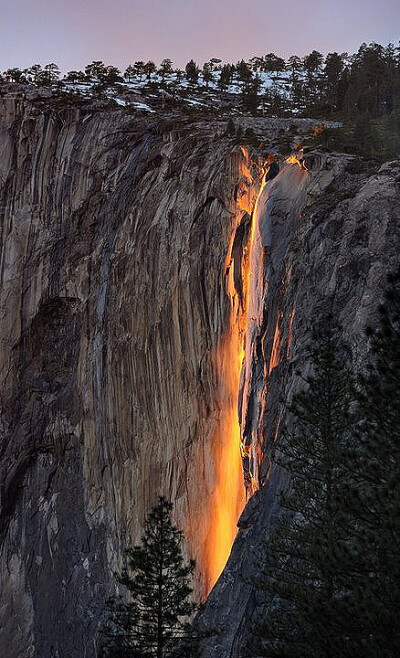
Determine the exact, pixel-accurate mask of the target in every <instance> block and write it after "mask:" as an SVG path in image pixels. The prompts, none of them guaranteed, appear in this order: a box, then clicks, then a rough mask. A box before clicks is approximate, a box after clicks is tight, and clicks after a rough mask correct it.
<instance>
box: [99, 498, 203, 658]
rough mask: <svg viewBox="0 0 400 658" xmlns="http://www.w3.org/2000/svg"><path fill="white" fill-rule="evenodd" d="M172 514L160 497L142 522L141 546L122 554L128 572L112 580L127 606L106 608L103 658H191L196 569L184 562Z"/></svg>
mask: <svg viewBox="0 0 400 658" xmlns="http://www.w3.org/2000/svg"><path fill="white" fill-rule="evenodd" d="M171 511H172V504H171V503H170V502H168V501H167V500H166V499H165V498H163V497H160V498H159V500H158V504H157V506H156V507H155V508H154V509H153V510H152V511H151V512H150V514H149V516H148V518H147V520H146V527H145V532H144V534H143V537H142V540H141V543H140V544H139V545H137V546H134V547H133V548H130V549H128V550H127V551H126V557H127V566H126V568H125V569H124V570H123V571H122V573H121V574H120V575H116V578H117V581H118V583H120V584H121V585H123V587H124V588H126V590H127V591H128V593H129V601H128V602H126V600H125V599H124V598H123V597H122V596H119V597H116V598H114V599H112V600H111V601H109V602H108V604H107V605H108V610H109V617H110V621H109V623H108V625H107V626H106V627H105V628H104V629H103V631H102V636H103V642H102V651H101V655H102V656H104V657H108V656H110V657H113V658H117V657H118V658H128V657H129V658H139V656H140V657H141V658H144V657H149V658H150V657H152V658H153V657H154V658H167V657H168V658H170V657H171V658H172V657H173V658H175V657H176V658H177V657H178V656H179V657H181V656H194V655H195V646H194V645H195V640H194V639H192V638H191V636H190V632H189V626H188V620H189V618H190V616H191V615H192V614H193V612H194V611H195V608H196V606H195V605H194V604H193V603H192V602H191V601H190V597H191V593H192V588H191V587H190V576H191V574H192V572H193V569H194V566H195V564H194V562H193V561H190V562H189V563H188V564H185V562H184V559H183V556H182V550H181V541H182V533H181V532H180V531H179V530H178V529H177V528H176V527H174V526H173V525H172V523H171V518H170V515H171Z"/></svg>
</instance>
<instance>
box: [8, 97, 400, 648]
mask: <svg viewBox="0 0 400 658" xmlns="http://www.w3.org/2000/svg"><path fill="white" fill-rule="evenodd" d="M0 103H1V104H0V153H1V158H0V210H1V245H0V246H1V252H0V253H1V317H2V323H1V328H0V336H1V344H2V349H1V355H0V374H1V382H2V383H1V389H0V390H1V412H2V415H1V448H0V483H1V501H0V502H1V514H0V535H1V548H0V551H1V553H0V578H1V588H2V597H1V605H0V629H1V631H0V643H1V646H7V647H8V656H9V658H18V657H21V658H22V657H23V658H26V657H28V656H37V657H39V656H40V657H43V658H44V657H46V656H60V657H64V656H68V657H72V658H75V657H76V658H80V657H82V656H88V657H92V656H94V655H95V639H94V638H95V633H96V629H97V628H98V622H99V618H100V617H101V613H102V611H103V606H104V600H105V598H107V596H108V595H109V594H110V593H112V592H113V582H112V575H111V574H112V571H113V570H114V569H116V568H119V566H120V563H119V560H120V555H121V549H122V548H123V547H124V546H126V544H127V543H131V542H132V541H135V540H137V538H138V537H139V535H140V533H141V530H142V524H143V519H144V517H145V514H146V512H147V511H148V509H149V506H150V505H152V504H153V503H154V502H155V499H156V497H157V495H159V494H164V495H166V496H168V497H170V498H171V499H172V500H173V502H174V504H175V521H176V522H177V523H178V524H179V525H180V526H181V527H182V528H183V529H184V531H185V535H186V540H187V545H186V549H187V552H188V554H191V555H192V556H194V557H196V558H197V560H198V563H199V567H200V572H201V574H202V576H199V579H198V583H197V590H198V592H202V591H204V587H206V585H207V583H206V582H205V581H206V580H208V581H209V579H208V577H207V569H208V565H207V551H206V544H207V537H208V536H209V533H210V525H209V523H210V521H209V510H210V507H209V504H207V501H210V500H212V495H213V491H214V490H215V486H216V480H217V478H218V475H217V470H218V468H217V466H218V465H217V463H216V461H217V460H218V455H219V454H220V453H219V452H218V445H217V448H216V442H217V444H218V441H219V438H218V437H219V436H220V440H221V442H223V441H224V436H223V433H222V434H220V435H218V431H220V430H219V429H218V428H221V426H222V425H223V422H222V419H223V417H224V416H223V414H224V409H222V407H221V403H220V399H221V398H220V397H219V396H218V395H217V394H216V391H217V390H218V389H219V388H220V380H221V374H222V373H223V370H221V368H220V369H219V366H218V359H215V354H216V351H217V350H218V348H219V345H220V342H221V337H222V336H223V334H224V332H225V331H226V327H227V326H228V325H229V317H230V303H229V299H228V296H227V294H226V273H227V272H226V267H227V260H226V258H227V254H229V250H230V249H232V257H233V271H234V273H235V276H234V282H235V286H236V295H237V296H238V297H240V294H241V288H242V286H243V280H242V274H241V272H242V269H241V266H240V265H239V264H238V261H241V260H242V259H243V258H244V253H245V252H246V249H247V250H248V249H249V247H248V239H249V219H250V217H249V215H250V214H251V212H252V210H253V208H254V205H255V201H256V196H257V192H258V189H259V184H260V169H259V166H258V159H257V157H256V156H253V157H250V156H249V153H248V152H247V151H246V150H245V149H242V148H240V146H237V145H235V144H234V142H233V141H232V140H228V139H226V138H222V137H221V133H222V130H223V127H222V126H221V125H219V124H212V125H207V124H206V123H197V124H193V123H190V122H188V121H187V120H182V119H177V118H175V119H174V120H172V121H167V120H154V121H153V123H152V124H151V123H149V120H145V119H139V118H133V117H132V115H129V114H127V113H124V112H101V111H88V110H87V111H86V110H85V109H84V108H83V109H77V108H74V107H72V106H71V107H69V108H68V107H65V106H64V107H62V106H61V105H58V104H57V103H55V102H50V101H48V100H47V101H41V100H40V99H32V100H28V99H26V98H23V97H21V96H18V95H16V96H15V97H12V96H11V95H9V96H8V97H4V98H2V99H0ZM266 125H267V122H266ZM274 130H275V128H274ZM347 160H348V159H347V158H345V157H333V156H324V155H322V156H320V157H319V158H318V159H317V160H316V161H315V162H314V168H313V169H312V170H310V172H309V173H303V172H301V171H300V169H299V168H298V167H296V166H288V167H287V168H286V169H285V170H284V171H282V172H281V174H280V175H279V176H278V177H277V178H276V179H275V180H274V181H272V182H271V183H269V184H268V185H267V186H266V187H265V188H264V190H263V193H262V195H261V197H260V199H259V203H258V209H257V213H255V214H257V216H258V218H259V220H260V234H259V236H258V243H257V244H258V249H259V251H258V256H257V258H258V259H259V260H258V261H257V262H258V263H259V265H258V267H257V268H256V269H254V272H256V276H253V282H254V281H256V287H255V288H254V290H255V292H254V295H258V302H257V304H256V306H257V309H258V312H257V313H255V314H254V316H253V315H251V316H249V319H248V323H250V324H249V326H248V330H247V334H248V341H247V347H246V350H247V356H246V360H245V364H246V367H245V371H244V374H243V375H242V388H241V398H240V399H241V402H240V412H241V418H242V433H243V436H244V438H246V437H247V439H248V443H249V445H251V455H250V457H249V458H248V459H249V461H248V463H246V464H245V468H246V469H247V471H246V472H249V469H251V472H252V475H253V477H254V478H255V479H256V480H257V482H256V486H258V485H259V484H261V485H262V489H261V490H260V491H258V492H257V493H256V494H255V495H254V496H253V498H252V500H251V501H250V503H249V505H248V506H247V508H246V509H245V511H244V513H243V515H242V518H241V521H240V532H239V535H238V538H237V541H236V543H235V546H234V549H233V552H232V555H231V558H230V560H229V563H228V566H227V569H226V570H225V572H224V574H223V575H222V577H221V579H220V581H219V582H218V584H217V585H216V587H215V588H214V590H213V592H212V594H211V596H210V598H209V600H208V603H207V605H206V608H205V612H204V623H205V624H206V625H211V622H213V624H215V618H214V620H212V616H213V615H214V614H215V615H217V617H216V619H217V620H218V623H222V632H221V635H220V636H219V637H218V638H212V639H210V641H209V643H208V646H206V647H205V652H206V653H205V655H210V656H214V655H217V653H218V654H219V655H221V656H230V655H236V654H235V651H237V650H238V647H239V646H240V643H241V641H242V638H243V636H244V628H245V620H246V618H247V615H248V614H250V613H251V606H252V605H253V604H252V600H253V598H254V597H253V595H252V594H251V589H250V587H249V586H248V585H247V584H246V583H245V581H244V580H243V576H245V578H247V576H248V575H249V574H250V573H251V569H252V566H251V560H249V558H248V556H249V554H250V553H251V548H252V546H254V545H255V543H256V542H257V540H258V538H259V537H260V533H262V532H263V531H264V530H265V528H266V527H268V524H269V522H270V519H271V516H273V514H274V513H275V511H276V509H275V500H276V492H277V490H278V488H279V486H280V482H281V480H282V475H281V474H280V473H279V472H278V471H276V470H272V471H271V468H270V461H271V460H270V456H271V450H272V447H273V444H274V441H275V438H276V436H277V434H278V422H279V419H280V417H281V406H280V400H281V397H282V396H283V397H290V396H291V394H292V392H293V390H294V389H295V388H296V386H297V379H296V375H295V374H294V373H295V369H296V368H297V367H298V366H299V365H300V366H301V354H302V350H303V347H304V345H305V343H306V342H307V341H308V340H309V331H310V327H311V326H312V323H313V321H314V319H315V317H317V316H319V315H320V313H321V310H322V309H323V308H325V307H327V306H329V307H331V306H332V307H333V309H334V311H335V312H336V313H337V314H338V316H339V319H340V320H341V321H342V323H343V325H344V328H345V333H346V337H347V338H348V339H350V341H351V342H352V344H353V345H354V346H355V348H356V354H357V358H358V360H359V361H360V362H361V361H362V358H363V354H364V353H365V345H364V344H363V339H362V326H363V324H364V321H365V320H366V319H368V316H369V314H370V313H371V312H372V310H373V309H374V308H375V304H376V301H377V300H378V299H379V296H380V294H381V289H382V285H383V277H384V273H385V272H386V271H387V269H388V268H389V267H390V264H391V263H393V261H394V260H395V259H396V257H397V253H398V238H397V235H396V232H397V230H398V214H397V210H396V208H398V204H399V186H398V178H399V170H398V169H396V168H395V167H394V166H390V167H387V168H386V169H384V170H382V171H381V172H380V173H379V174H376V175H374V176H372V177H371V178H368V176H367V174H365V173H364V174H349V172H346V167H347ZM349 180H350V183H349ZM329 186H330V187H329ZM346 190H347V191H346ZM346 194H348V196H346ZM252 289H253V288H251V290H252ZM254 295H253V297H254ZM221 367H222V366H221ZM247 439H246V440H247ZM221 454H222V453H221ZM227 478H229V473H227ZM228 620H229V623H228ZM235 647H236V648H235Z"/></svg>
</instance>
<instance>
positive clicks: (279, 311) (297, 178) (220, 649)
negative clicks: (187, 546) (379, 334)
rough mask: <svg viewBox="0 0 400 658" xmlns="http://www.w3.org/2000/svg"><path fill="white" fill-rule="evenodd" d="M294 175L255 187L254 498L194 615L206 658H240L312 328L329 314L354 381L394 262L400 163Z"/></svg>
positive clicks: (316, 157) (320, 157)
mask: <svg viewBox="0 0 400 658" xmlns="http://www.w3.org/2000/svg"><path fill="white" fill-rule="evenodd" d="M306 164H307V165H308V166H309V167H310V170H309V171H308V172H302V171H300V169H299V168H294V169H293V168H292V167H286V168H285V169H284V170H283V171H282V172H281V173H280V174H279V176H278V177H277V178H276V179H274V180H273V181H272V182H271V183H269V184H267V185H266V187H265V189H264V190H263V192H262V195H261V197H260V199H259V202H258V204H257V205H258V209H257V212H256V213H255V217H254V219H255V220H256V221H258V226H259V233H260V238H259V242H260V245H259V249H260V255H259V259H260V261H261V266H258V267H256V268H255V272H254V274H255V277H256V281H255V282H254V285H253V287H254V290H258V292H257V293H256V298H257V299H259V300H260V302H259V303H258V305H256V306H255V309H256V312H255V313H254V314H253V316H252V323H251V326H250V327H249V332H248V338H249V345H248V350H249V353H250V356H249V355H248V356H247V360H246V367H247V368H248V372H247V373H246V377H247V379H248V380H250V384H249V385H248V394H247V396H246V395H244V396H243V405H244V410H243V411H242V413H243V418H244V422H243V427H244V428H246V427H247V432H248V435H249V437H250V439H249V440H250V442H251V444H252V455H254V456H253V457H252V459H253V461H254V460H257V454H260V452H261V454H262V458H261V459H260V460H259V479H260V485H261V488H260V489H259V490H258V491H257V492H256V493H255V494H254V496H253V497H252V498H251V500H250V501H249V503H248V505H247V507H246V508H245V510H244V512H243V514H242V516H241V518H240V519H239V522H238V526H239V532H238V536H237V538H236V541H235V544H234V546H233V549H232V552H231V555H230V558H229V561H228V563H227V566H226V568H225V570H224V572H223V574H222V576H221V578H220V579H219V581H218V583H217V585H216V586H215V588H214V589H213V591H212V592H211V594H210V596H209V597H208V600H207V602H206V606H205V609H204V612H203V613H202V615H201V619H200V623H201V625H202V626H204V627H206V628H208V629H209V630H213V629H215V626H213V620H215V619H218V620H219V624H220V626H219V628H220V632H219V633H218V634H217V635H215V636H214V637H211V638H210V639H209V640H208V641H207V642H206V643H205V644H206V646H205V649H204V654H203V655H204V657H206V658H217V656H229V657H230V658H233V657H239V656H242V655H243V654H242V653H241V649H242V647H243V644H244V642H245V641H246V638H247V637H248V633H249V629H251V621H252V615H253V613H254V611H255V609H256V606H257V604H258V603H260V602H261V601H262V593H260V591H259V590H257V588H256V587H254V586H253V585H254V584H256V583H257V557H256V556H257V555H260V554H259V553H258V550H259V548H260V541H261V540H262V538H263V537H265V535H266V534H268V533H270V531H271V529H272V528H273V526H274V523H275V519H276V516H277V514H278V513H279V510H278V505H277V499H278V495H279V492H280V491H282V489H284V488H285V487H286V486H287V485H288V476H287V474H286V473H285V472H284V471H283V470H282V469H280V468H279V467H278V466H276V465H274V464H273V460H272V458H273V453H274V448H275V446H276V443H277V441H279V435H280V427H281V424H282V420H283V419H284V408H285V406H286V405H287V404H288V403H290V401H291V399H292V397H293V393H294V392H296V390H298V389H299V387H300V386H302V381H301V377H300V375H299V374H298V373H299V372H300V373H302V374H306V373H307V368H308V364H307V363H306V362H305V360H304V358H305V357H304V355H305V347H306V346H307V345H309V344H310V340H311V333H312V328H313V327H314V326H315V324H316V322H318V321H319V320H321V318H322V317H323V316H324V315H326V314H327V313H333V315H334V316H335V318H337V320H338V322H339V323H340V324H341V325H342V327H343V332H344V339H345V341H346V342H347V343H348V344H349V345H350V346H351V348H352V352H353V355H354V361H353V367H354V369H355V370H357V369H359V368H360V367H361V366H362V364H363V363H364V362H365V357H366V354H367V351H368V345H367V341H366V338H365V335H364V329H365V326H366V324H372V325H373V324H374V323H375V322H376V320H377V306H378V304H379V303H380V302H381V300H382V297H383V290H384V288H385V280H386V274H387V272H389V271H391V270H393V269H395V268H396V266H397V265H398V262H399V229H400V217H399V213H398V209H399V204H400V162H398V161H396V162H391V163H388V164H386V165H383V166H382V167H381V168H380V170H379V171H378V172H377V173H375V174H373V175H371V174H369V173H368V171H364V172H363V173H353V172H354V169H355V168H356V167H355V164H356V163H355V162H354V160H353V159H352V158H351V157H349V156H343V155H342V156H340V155H327V154H324V153H319V154H313V155H310V158H309V162H308V163H306ZM257 310H258V313H259V314H258V315H257ZM244 390H245V391H246V389H245V387H244ZM246 420H247V423H246V424H245V421H246ZM245 431H246V430H245ZM257 446H258V448H257ZM253 468H254V467H253Z"/></svg>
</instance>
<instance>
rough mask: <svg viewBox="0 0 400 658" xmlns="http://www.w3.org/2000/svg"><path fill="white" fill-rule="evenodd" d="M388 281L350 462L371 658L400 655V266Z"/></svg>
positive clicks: (361, 601) (372, 333)
mask: <svg viewBox="0 0 400 658" xmlns="http://www.w3.org/2000/svg"><path fill="white" fill-rule="evenodd" d="M388 282H389V287H388V289H387V291H386V294H385V302H384V304H383V305H382V306H381V307H380V309H379V312H380V321H379V326H378V328H377V329H376V330H372V329H371V328H368V329H367V336H368V337H369V338H370V340H371V356H372V358H371V363H370V365H369V367H368V370H367V372H366V374H365V375H364V376H363V377H361V382H360V388H361V392H360V393H359V396H358V397H359V406H360V412H361V416H362V421H361V423H360V426H359V430H358V437H357V441H356V442H355V444H354V449H353V454H352V459H351V466H352V468H353V472H354V473H355V474H356V475H357V477H358V480H359V484H358V491H357V493H358V497H357V498H356V499H354V498H353V497H352V498H350V499H349V500H350V501H353V503H354V508H355V510H356V512H357V514H358V516H359V518H360V520H361V524H362V528H363V535H362V537H361V546H362V549H363V550H362V564H361V568H360V575H359V577H358V579H357V582H356V588H355V595H356V597H357V605H358V607H359V609H360V610H362V615H361V617H360V619H361V622H360V623H361V630H362V635H363V642H364V654H363V656H365V658H376V657H377V656H379V658H396V657H398V656H400V627H399V624H398V615H399V610H400V560H399V555H400V480H399V478H400V268H399V269H398V270H397V272H396V273H395V274H393V275H391V276H389V277H388Z"/></svg>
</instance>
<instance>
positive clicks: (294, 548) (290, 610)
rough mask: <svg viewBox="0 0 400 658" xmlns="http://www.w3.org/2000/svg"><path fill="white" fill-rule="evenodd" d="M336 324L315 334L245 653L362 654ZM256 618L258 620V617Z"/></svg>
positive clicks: (348, 390) (345, 379)
mask: <svg viewBox="0 0 400 658" xmlns="http://www.w3.org/2000/svg"><path fill="white" fill-rule="evenodd" d="M339 333H340V332H339V330H338V329H334V328H333V326H332V321H331V319H328V320H327V321H326V325H325V327H323V328H321V329H320V330H319V331H318V332H317V333H316V334H315V336H314V343H313V347H312V349H311V350H310V359H311V364H312V368H313V374H311V375H310V376H309V377H307V378H306V379H305V382H306V384H307V386H308V387H307V388H306V389H305V390H304V391H302V392H300V393H299V394H297V395H296V396H295V397H294V400H293V405H292V407H291V409H290V410H291V412H292V415H293V427H294V429H293V431H290V432H289V431H286V432H285V435H284V437H283V442H282V446H281V448H280V456H277V462H278V464H280V466H282V467H283V468H284V469H286V470H287V471H288V473H289V474H290V476H291V484H290V489H289V490H288V491H287V492H286V493H285V494H283V495H282V496H281V500H280V503H281V507H282V513H281V516H280V518H279V520H278V523H277V527H276V529H275V531H274V532H273V534H272V537H271V538H268V539H266V540H265V542H264V544H263V546H262V548H261V552H260V558H259V568H260V569H261V571H262V576H261V578H259V579H258V582H257V583H255V585H256V587H258V588H260V587H261V589H262V590H263V591H264V593H263V596H265V595H266V596H265V601H266V603H265V604H264V605H263V606H262V608H261V610H260V613H259V615H256V621H255V624H254V628H253V637H254V638H255V639H254V642H253V643H252V646H249V647H248V648H247V654H246V655H248V656H252V657H254V656H268V658H277V657H279V658H305V657H307V658H338V657H339V656H340V658H345V657H349V658H350V656H351V657H353V656H355V655H360V654H357V653H356V650H355V649H356V648H357V646H358V630H357V627H358V621H357V615H356V614H355V609H354V604H353V600H352V596H351V578H352V573H353V563H354V560H355V558H354V556H353V551H354V550H356V549H355V548H354V547H355V546H356V548H357V544H356V543H355V541H354V539H355V536H356V535H357V527H358V526H357V523H355V522H354V518H353V515H352V512H351V510H350V509H349V508H348V507H347V506H346V505H344V504H343V501H342V492H343V489H344V488H346V490H347V492H349V491H351V488H352V486H353V483H352V482H351V481H350V477H351V476H350V475H349V471H348V469H347V468H346V465H345V464H346V461H347V454H348V450H349V444H350V443H351V439H352V436H353V432H354V419H353V416H352V414H351V413H350V407H351V404H352V401H353V399H354V398H353V386H352V377H351V375H350V372H349V368H348V366H347V365H346V362H345V360H344V359H343V358H341V357H339V356H338V352H337V345H338V339H339ZM257 617H258V618H257Z"/></svg>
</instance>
